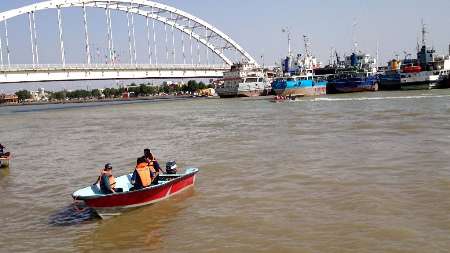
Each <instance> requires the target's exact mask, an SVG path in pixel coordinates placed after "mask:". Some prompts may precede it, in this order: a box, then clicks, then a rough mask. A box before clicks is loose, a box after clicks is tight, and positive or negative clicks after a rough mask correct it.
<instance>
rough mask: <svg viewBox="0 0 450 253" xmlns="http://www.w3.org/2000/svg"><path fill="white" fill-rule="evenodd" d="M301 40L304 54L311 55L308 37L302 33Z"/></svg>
mask: <svg viewBox="0 0 450 253" xmlns="http://www.w3.org/2000/svg"><path fill="white" fill-rule="evenodd" d="M303 41H304V43H305V54H306V56H311V52H310V50H309V44H310V43H309V38H308V36H306V35H303Z"/></svg>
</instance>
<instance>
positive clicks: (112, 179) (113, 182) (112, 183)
mask: <svg viewBox="0 0 450 253" xmlns="http://www.w3.org/2000/svg"><path fill="white" fill-rule="evenodd" d="M104 174H106V172H105V171H104V170H102V172H101V175H100V177H99V178H98V182H100V184H101V183H102V182H101V181H102V176H103V175H104ZM108 178H109V185H110V186H111V189H115V188H116V178H115V177H114V176H113V175H110V176H108Z"/></svg>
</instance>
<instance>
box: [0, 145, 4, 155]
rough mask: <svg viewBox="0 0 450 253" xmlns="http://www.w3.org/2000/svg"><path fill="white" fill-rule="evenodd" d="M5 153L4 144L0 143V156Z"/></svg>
mask: <svg viewBox="0 0 450 253" xmlns="http://www.w3.org/2000/svg"><path fill="white" fill-rule="evenodd" d="M4 155H5V146H3V145H2V144H1V143H0V157H2V156H4Z"/></svg>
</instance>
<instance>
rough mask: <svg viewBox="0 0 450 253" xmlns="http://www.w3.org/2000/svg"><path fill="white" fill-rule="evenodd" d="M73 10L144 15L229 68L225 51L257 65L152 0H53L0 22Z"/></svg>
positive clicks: (0, 17) (206, 28) (216, 33)
mask: <svg viewBox="0 0 450 253" xmlns="http://www.w3.org/2000/svg"><path fill="white" fill-rule="evenodd" d="M73 7H90V8H101V9H111V10H116V11H121V12H127V13H131V14H137V15H141V16H144V17H147V18H150V19H153V20H156V21H158V22H161V23H163V24H165V25H169V26H171V27H174V28H176V29H177V30H179V31H181V32H183V33H184V34H187V35H188V36H191V37H192V38H193V39H195V40H197V41H198V42H199V43H201V44H203V45H204V46H206V47H207V48H209V49H210V50H211V51H212V52H214V54H216V55H217V56H218V57H220V58H221V59H222V60H223V61H224V62H225V63H226V64H227V65H232V64H233V60H231V59H230V58H229V57H228V56H227V55H226V54H225V53H224V52H225V50H230V51H234V52H235V53H237V54H238V55H240V56H241V59H243V60H244V61H246V62H248V63H250V64H254V65H257V62H256V61H255V59H254V58H253V57H252V56H251V55H250V54H249V53H248V52H247V51H245V50H244V49H243V48H242V47H241V46H240V45H239V44H238V43H237V42H235V41H234V40H233V39H231V38H230V37H229V36H228V35H226V34H225V33H223V32H222V31H220V30H219V29H218V28H216V27H214V26H213V25H211V24H209V23H208V22H206V21H204V20H202V19H200V18H198V17H195V16H193V15H191V14H189V13H187V12H184V11H182V10H179V9H177V8H174V7H171V6H168V5H165V4H161V3H157V2H153V1H149V0H49V1H44V2H40V3H36V4H31V5H28V6H24V7H21V8H17V9H13V10H9V11H6V12H3V13H0V22H6V20H8V19H11V18H14V17H16V16H20V15H25V14H30V13H34V12H37V11H41V10H48V9H61V8H73ZM168 14H170V17H169V16H168ZM201 33H203V34H201Z"/></svg>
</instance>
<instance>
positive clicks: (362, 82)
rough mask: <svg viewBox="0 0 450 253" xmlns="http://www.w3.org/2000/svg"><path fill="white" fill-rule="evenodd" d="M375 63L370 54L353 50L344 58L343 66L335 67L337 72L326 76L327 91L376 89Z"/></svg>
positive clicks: (340, 91)
mask: <svg viewBox="0 0 450 253" xmlns="http://www.w3.org/2000/svg"><path fill="white" fill-rule="evenodd" d="M375 63H376V61H375V59H374V58H372V57H370V55H368V54H363V53H355V52H353V53H352V54H351V55H350V56H348V57H346V58H345V62H344V63H343V68H337V71H336V72H337V73H336V74H335V75H330V76H329V77H328V84H327V93H329V94H333V93H349V92H361V91H377V90H378V85H379V78H378V76H377V75H376V67H375Z"/></svg>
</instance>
